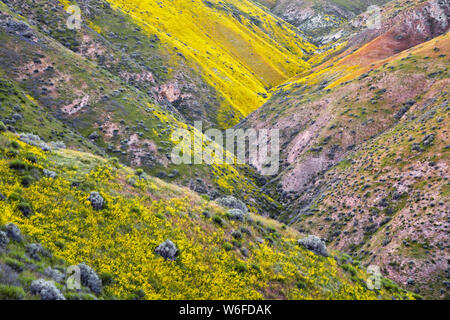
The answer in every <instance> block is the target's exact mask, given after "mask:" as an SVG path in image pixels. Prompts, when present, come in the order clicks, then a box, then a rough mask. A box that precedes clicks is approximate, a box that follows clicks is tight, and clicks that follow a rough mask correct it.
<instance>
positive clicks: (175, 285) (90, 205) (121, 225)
mask: <svg viewBox="0 0 450 320" xmlns="http://www.w3.org/2000/svg"><path fill="white" fill-rule="evenodd" d="M21 140H27V138H26V136H24V135H21V137H20V139H18V137H17V136H15V135H12V134H6V135H5V134H1V135H0V170H1V175H0V195H1V215H0V225H1V226H4V225H5V224H7V223H14V224H15V225H17V226H18V227H19V229H20V230H21V232H22V234H23V235H24V236H25V237H26V238H27V239H28V238H29V239H33V241H38V243H40V244H41V245H42V247H41V249H40V250H37V251H32V252H33V253H32V254H31V253H30V245H29V244H27V245H26V243H20V242H19V243H17V241H13V240H11V241H10V244H9V245H7V246H6V249H3V248H2V251H0V270H1V271H2V272H1V273H0V282H1V283H2V285H1V286H0V297H2V298H8V296H6V294H7V293H8V292H14V293H15V294H17V292H19V293H21V290H20V289H17V288H23V289H22V290H23V292H25V294H26V295H28V297H29V298H33V297H34V298H35V295H32V293H33V292H30V283H32V281H33V279H36V278H43V279H52V277H50V276H49V275H48V271H46V270H47V268H48V267H50V268H53V269H56V270H58V271H59V272H60V273H62V274H64V273H65V272H64V270H65V269H66V268H67V267H68V266H69V265H77V264H79V263H81V262H85V263H86V264H87V265H88V266H91V267H93V268H94V269H95V270H96V271H97V272H98V274H99V275H100V278H101V279H102V282H103V286H102V289H101V290H98V288H97V289H93V288H92V287H89V288H86V289H85V292H84V293H77V292H76V291H72V290H67V289H66V288H65V287H64V286H63V285H62V282H61V281H60V284H59V285H58V288H60V290H61V291H62V292H63V294H65V295H66V296H67V297H68V298H71V299H80V298H82V299H85V298H89V299H92V298H106V299H110V298H113V297H116V298H121V299H124V298H128V299H144V298H145V299H225V298H226V299H262V298H265V299H376V298H377V296H378V295H381V296H384V297H386V298H389V297H391V296H395V297H397V298H412V295H410V294H407V293H406V292H405V291H403V290H402V289H400V288H398V287H396V286H393V284H392V283H391V282H389V280H387V279H384V280H383V283H385V284H386V287H387V288H389V289H382V290H380V291H378V292H376V291H369V290H367V289H366V288H365V284H364V283H365V282H364V281H365V279H366V278H367V274H366V273H365V271H364V269H362V268H360V267H359V265H358V264H357V262H353V263H349V262H347V258H346V257H344V256H340V255H336V256H331V257H328V258H325V257H321V256H318V255H316V254H314V253H312V252H310V251H307V250H305V249H303V248H301V247H300V246H299V245H298V244H297V240H298V238H299V235H298V233H297V232H296V231H294V230H293V229H290V228H287V227H286V226H282V225H281V224H279V223H276V222H274V221H271V220H268V219H264V218H262V217H260V216H257V215H253V214H251V215H248V217H247V216H245V217H244V218H243V219H242V220H235V218H234V216H233V210H231V211H227V210H225V209H224V208H223V207H220V206H218V205H217V204H216V203H213V202H210V201H209V200H207V199H206V198H203V197H200V196H199V195H198V194H195V193H193V192H192V191H190V190H188V189H184V188H180V187H177V186H174V185H170V184H167V183H164V182H163V181H161V180H159V179H156V178H153V177H151V176H148V175H146V174H144V173H142V172H139V171H135V170H132V169H130V168H127V167H123V166H121V165H120V164H118V162H117V161H115V160H114V159H109V160H106V159H103V158H100V157H97V156H94V155H91V154H87V153H80V152H77V151H73V150H68V149H61V148H59V149H55V148H54V149H52V150H51V151H46V152H44V151H43V150H42V149H41V148H40V147H35V146H32V145H28V144H26V143H24V142H22V141H21ZM92 192H98V193H99V197H100V198H101V201H99V200H98V198H96V200H95V201H94V200H92V199H91V198H90V196H89V195H90V194H92ZM235 211H236V210H235ZM238 211H240V210H238ZM168 239H169V240H171V241H172V242H173V243H174V244H175V246H176V250H177V251H178V252H177V254H176V259H174V260H175V261H171V260H170V259H167V260H165V259H163V258H162V257H161V256H159V255H158V254H156V253H155V249H156V248H157V247H158V245H160V244H161V243H163V242H164V241H165V240H168ZM28 243H30V241H28ZM2 245H3V243H2ZM5 250H6V251H5ZM53 255H54V257H57V258H58V259H55V258H52V256H53ZM345 270H347V271H345ZM82 279H83V278H82ZM5 282H6V284H7V285H9V287H8V288H9V289H8V290H9V291H7V289H6V287H5V286H4V284H5ZM83 284H84V283H83ZM11 286H12V287H14V288H16V289H14V290H13V289H12V288H11ZM21 294H22V295H23V297H25V294H23V293H21ZM14 297H15V296H13V297H12V298H14Z"/></svg>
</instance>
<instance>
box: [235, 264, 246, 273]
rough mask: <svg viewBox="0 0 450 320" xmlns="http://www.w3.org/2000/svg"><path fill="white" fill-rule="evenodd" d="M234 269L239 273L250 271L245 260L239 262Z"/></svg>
mask: <svg viewBox="0 0 450 320" xmlns="http://www.w3.org/2000/svg"><path fill="white" fill-rule="evenodd" d="M234 269H235V270H236V271H237V272H239V273H244V272H247V271H248V268H247V265H246V264H245V263H243V262H239V263H238V264H236V266H235V267H234Z"/></svg>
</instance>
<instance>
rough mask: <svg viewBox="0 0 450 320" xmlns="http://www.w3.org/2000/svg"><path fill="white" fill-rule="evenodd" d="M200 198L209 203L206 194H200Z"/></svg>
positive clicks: (209, 199)
mask: <svg viewBox="0 0 450 320" xmlns="http://www.w3.org/2000/svg"><path fill="white" fill-rule="evenodd" d="M200 197H202V199H203V200H206V201H211V197H210V196H208V195H207V194H202V195H201V196H200Z"/></svg>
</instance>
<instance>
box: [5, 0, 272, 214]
mask: <svg viewBox="0 0 450 320" xmlns="http://www.w3.org/2000/svg"><path fill="white" fill-rule="evenodd" d="M8 4H9V6H11V7H12V8H15V10H17V11H18V10H19V9H18V7H17V8H16V7H13V4H14V5H17V6H19V4H18V3H16V2H14V3H12V2H8ZM35 5H36V6H31V4H30V7H26V6H23V5H22V6H20V10H21V11H20V12H21V13H22V14H24V12H25V10H29V12H30V13H29V16H31V18H30V20H31V21H36V19H35V14H38V12H39V9H40V7H39V6H37V4H36V3H35ZM46 5H47V6H48V8H50V7H51V8H59V9H56V12H60V13H61V16H58V15H53V16H52V17H53V19H55V20H56V21H55V23H54V24H49V25H50V26H53V25H54V26H55V27H54V28H55V30H53V29H51V30H48V28H47V24H45V25H44V24H42V25H39V24H37V25H38V26H39V28H37V27H31V26H30V25H29V24H28V23H29V21H27V20H24V18H23V16H19V14H18V13H15V12H14V11H12V10H11V9H9V7H7V6H6V5H5V4H1V3H0V7H1V8H2V12H1V15H0V25H2V26H4V27H3V28H2V29H0V38H1V46H0V50H1V56H0V77H1V79H2V83H1V84H2V88H1V91H0V99H2V108H1V109H0V116H1V117H2V119H3V122H4V123H5V124H6V125H7V127H8V128H9V129H10V130H11V131H17V132H31V133H34V134H37V135H39V136H40V137H41V138H43V139H45V140H48V141H62V142H64V143H65V144H66V145H67V146H68V147H70V148H76V149H82V150H84V151H91V152H95V153H97V154H98V155H106V154H108V155H109V156H112V157H117V158H118V159H119V160H120V161H121V162H123V163H125V164H129V165H131V166H134V167H141V168H143V169H144V170H146V171H147V172H150V173H152V174H153V175H155V176H156V175H158V176H160V177H162V178H164V179H166V180H169V181H171V182H177V183H178V184H181V185H184V186H188V187H190V188H191V189H193V190H195V191H197V192H199V193H201V194H207V195H208V196H211V197H213V198H215V197H217V196H218V195H219V194H221V193H222V194H235V195H238V194H239V197H240V198H242V199H244V200H245V201H247V202H248V205H249V206H250V207H259V208H260V209H261V210H262V209H264V210H263V211H265V212H270V211H273V210H275V209H278V207H279V206H278V204H277V203H276V202H274V201H273V200H272V199H270V198H268V197H267V196H266V195H264V194H261V193H260V192H259V187H258V186H257V183H258V181H259V177H258V176H257V174H256V173H255V172H254V170H253V169H251V168H249V167H248V166H239V167H232V166H229V165H226V164H224V165H216V166H213V167H212V166H207V165H204V164H202V165H188V164H185V165H174V164H173V163H172V162H171V161H170V156H171V150H172V149H173V147H174V146H175V145H176V143H175V141H172V139H171V136H172V133H173V132H174V131H176V130H177V129H182V128H187V129H189V130H191V131H192V132H194V129H193V128H192V127H190V126H189V125H188V124H186V123H185V122H184V118H183V116H182V115H180V114H179V113H178V112H177V110H176V109H175V108H174V107H173V106H172V105H170V104H166V103H161V102H160V101H159V100H158V99H156V98H155V97H154V96H153V94H152V92H151V90H146V86H147V85H148V83H147V82H146V81H143V82H144V83H139V81H138V79H139V75H142V77H141V79H144V78H145V71H143V70H145V68H144V69H143V68H142V66H140V65H139V64H138V62H133V60H129V59H128V58H129V56H128V55H127V54H125V53H123V51H122V50H119V49H118V48H117V46H118V44H114V43H111V42H110V41H107V40H105V39H103V38H101V37H100V36H99V35H98V34H97V33H96V32H95V31H94V30H92V29H91V28H86V30H84V29H83V32H86V34H85V35H83V34H82V35H83V38H85V40H86V41H85V43H83V44H82V43H79V42H77V38H78V37H79V36H80V35H78V33H76V36H75V37H74V35H73V31H70V30H69V31H70V32H72V33H69V35H64V34H61V33H60V32H61V31H58V30H59V28H58V27H57V26H58V25H61V27H62V25H63V23H64V21H65V20H64V15H63V13H64V10H63V7H62V6H60V7H57V6H56V7H54V6H52V3H51V2H49V1H46ZM58 10H59V11H58ZM52 12H54V11H52ZM106 13H107V14H109V16H111V15H112V14H111V13H110V9H106ZM118 15H119V16H117V17H116V20H120V19H125V18H124V16H123V15H120V13H118ZM42 21H43V22H44V21H46V20H44V19H42ZM102 21H105V22H108V21H109V22H111V21H110V20H109V19H107V18H106V17H105V18H104V19H103V20H102ZM43 22H42V23H43ZM117 24H119V22H117ZM31 25H32V24H31ZM122 27H123V28H122V29H123V30H125V31H126V28H125V26H123V25H122ZM128 27H129V28H131V27H133V30H134V28H136V25H133V24H131V22H130V25H129V26H128ZM40 28H42V29H40ZM63 30H64V29H63ZM54 32H56V34H54ZM80 32H81V31H80ZM26 33H29V34H30V36H29V37H27V36H24V35H23V34H26ZM73 37H74V38H73ZM95 37H98V39H97V40H93V39H95ZM140 39H141V40H140V41H142V43H145V42H144V41H147V45H148V47H146V48H147V49H148V50H153V48H152V47H151V45H150V44H149V42H151V39H152V37H150V38H149V37H148V36H147V35H141V38H140ZM97 41H98V42H97ZM62 43H64V44H65V46H63V45H62ZM100 44H101V45H100ZM83 52H84V53H83ZM89 53H90V54H89ZM94 53H95V54H94ZM102 53H103V54H102ZM102 57H109V58H105V59H103V58H102ZM155 59H162V58H161V57H160V56H158V55H156V56H155ZM110 61H112V62H111V63H110ZM113 62H114V63H113ZM151 63H152V64H153V63H156V62H151ZM161 64H162V62H161V61H159V62H157V65H160V66H161ZM163 66H164V65H163ZM139 72H141V73H139ZM125 73H129V74H130V75H134V76H135V77H137V78H138V79H135V78H127V79H128V80H129V81H128V82H127V81H126V79H124V78H123V77H124V74H125ZM133 79H134V80H133ZM205 127H206V124H205ZM197 136H198V138H199V140H200V139H203V142H202V144H204V145H205V146H206V145H207V144H208V143H207V138H206V137H205V136H203V135H202V133H198V132H197Z"/></svg>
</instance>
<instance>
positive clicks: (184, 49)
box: [110, 0, 314, 126]
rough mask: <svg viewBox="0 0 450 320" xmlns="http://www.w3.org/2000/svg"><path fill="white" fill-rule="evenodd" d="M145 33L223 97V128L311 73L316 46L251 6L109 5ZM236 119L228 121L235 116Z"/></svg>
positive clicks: (196, 3) (246, 3) (245, 3)
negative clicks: (309, 59) (277, 88)
mask: <svg viewBox="0 0 450 320" xmlns="http://www.w3.org/2000/svg"><path fill="white" fill-rule="evenodd" d="M110 2H111V3H112V4H113V6H114V7H117V8H120V10H123V11H125V12H126V13H128V14H130V15H131V17H132V18H133V19H135V21H136V22H137V23H138V24H139V25H140V26H142V28H143V29H144V30H146V31H147V32H149V33H151V34H157V35H158V36H159V38H160V39H161V40H162V41H163V42H167V43H169V44H170V45H171V46H172V47H174V48H176V50H177V51H178V54H181V55H183V56H184V57H185V58H186V59H187V60H188V61H193V62H195V63H196V64H197V65H198V67H199V68H200V72H201V74H202V77H203V78H204V79H205V81H207V83H208V84H210V85H212V86H213V87H214V88H215V89H216V90H217V92H218V94H220V95H221V98H222V99H223V101H222V102H221V108H225V110H219V115H218V117H219V118H218V120H219V124H221V125H223V126H226V125H227V124H235V123H236V120H239V119H240V118H242V117H243V116H246V115H248V114H249V113H250V112H251V111H253V110H254V109H255V108H257V107H259V106H260V105H261V104H262V103H263V102H264V100H265V98H264V97H265V95H266V89H268V88H270V87H272V86H274V85H276V84H279V83H280V82H283V80H286V79H287V78H288V77H290V76H293V75H294V74H295V73H298V72H300V71H302V70H305V69H307V68H308V64H307V63H305V62H304V61H303V60H302V59H301V58H302V57H303V56H304V55H305V53H311V52H312V51H313V50H314V46H313V45H310V44H309V43H307V42H305V41H303V40H302V39H301V38H300V37H299V36H298V35H297V34H296V33H295V30H294V29H293V28H291V27H290V26H289V25H288V24H286V23H282V22H281V21H280V20H279V19H277V18H274V17H273V16H272V15H269V14H268V13H267V12H265V11H264V10H262V9H260V8H258V7H256V6H254V5H253V4H252V2H250V1H247V0H245V1H236V0H227V1H217V0H213V1H203V0H196V1H182V0H178V1H131V2H130V1H110ZM230 107H231V111H232V112H234V113H235V116H234V118H232V119H230V120H229V119H227V117H229V113H230V111H229V110H228V108H230Z"/></svg>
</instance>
